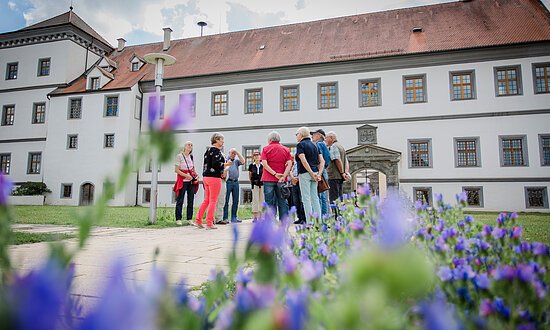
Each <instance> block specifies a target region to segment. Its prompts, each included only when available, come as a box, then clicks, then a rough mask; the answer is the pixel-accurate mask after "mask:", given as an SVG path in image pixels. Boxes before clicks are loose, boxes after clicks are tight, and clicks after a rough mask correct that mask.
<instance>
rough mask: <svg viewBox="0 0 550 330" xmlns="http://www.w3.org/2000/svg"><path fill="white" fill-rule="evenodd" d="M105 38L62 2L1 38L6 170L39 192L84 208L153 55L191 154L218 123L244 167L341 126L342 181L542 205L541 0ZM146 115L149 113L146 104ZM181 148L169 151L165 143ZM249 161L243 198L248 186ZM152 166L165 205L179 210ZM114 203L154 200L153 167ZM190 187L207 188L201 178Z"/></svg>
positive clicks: (485, 0) (49, 200)
mask: <svg viewBox="0 0 550 330" xmlns="http://www.w3.org/2000/svg"><path fill="white" fill-rule="evenodd" d="M170 32H171V30H170V29H168V28H166V29H165V40H164V41H163V42H158V43H152V44H144V45H135V46H126V45H125V40H124V39H118V47H117V48H116V49H114V48H113V47H112V46H111V45H110V44H109V42H107V41H106V40H104V39H103V38H102V37H101V36H100V35H99V34H98V33H97V32H95V31H94V30H93V29H92V28H91V27H90V26H88V25H87V24H86V23H85V22H83V21H82V20H81V19H80V18H79V17H78V16H77V15H76V14H75V13H74V12H72V11H69V12H67V13H64V14H61V15H59V16H57V17H54V18H51V19H48V20H46V21H43V22H41V23H38V24H35V25H32V26H28V27H26V28H24V29H21V30H18V31H14V32H8V33H3V34H0V107H1V111H2V118H1V126H0V165H1V171H2V172H4V173H5V174H7V175H8V176H9V177H10V179H11V180H12V181H15V182H16V183H22V182H26V181H41V182H45V183H46V184H47V186H48V187H49V188H50V189H51V190H52V192H51V193H49V194H47V196H46V198H45V203H46V204H54V205H83V204H84V205H85V204H89V203H91V202H93V200H94V198H97V196H98V194H100V193H102V191H103V185H104V182H105V180H106V178H108V177H110V178H113V176H114V175H116V173H118V171H119V167H120V164H121V157H122V156H123V155H124V153H126V152H128V151H130V152H133V151H134V150H135V149H136V146H137V140H138V138H139V137H140V135H142V134H146V133H147V127H148V123H147V115H146V114H147V110H148V109H147V106H148V102H147V100H148V99H149V98H150V97H151V96H153V95H154V93H153V92H154V66H153V65H151V64H146V63H145V61H144V60H143V57H144V55H145V54H147V53H158V52H161V53H162V52H164V53H167V54H170V55H172V56H174V57H175V58H176V61H177V62H176V64H174V65H173V66H169V67H166V68H165V76H164V77H165V79H164V86H163V88H162V93H161V95H162V97H163V102H164V107H165V109H166V111H170V109H172V108H173V107H174V106H175V105H176V104H177V102H179V98H180V95H182V94H185V93H193V94H195V96H196V103H195V109H194V110H195V112H194V118H193V119H194V120H193V125H192V129H182V130H179V131H177V132H176V134H177V137H178V140H179V141H180V142H181V144H182V145H183V143H184V142H185V141H186V140H191V141H193V143H194V145H195V155H197V156H198V157H197V156H196V157H195V162H196V165H197V166H198V167H202V164H201V162H202V153H203V151H204V150H205V148H206V146H207V145H208V144H209V139H210V136H211V134H212V133H213V132H221V133H223V134H224V135H225V141H226V148H231V147H235V148H238V149H239V150H242V153H243V155H244V156H245V157H246V159H247V162H250V160H251V156H252V153H253V152H254V151H257V150H260V149H261V148H262V146H265V145H266V143H267V141H266V137H267V134H268V133H269V132H270V131H272V130H277V131H279V132H280V134H281V136H282V143H283V144H285V145H287V146H289V147H293V146H295V137H294V133H295V131H296V129H297V128H298V127H300V126H308V127H311V128H314V129H317V128H323V129H324V130H325V131H331V130H332V131H335V132H336V133H337V134H338V140H339V141H340V142H341V143H342V144H343V145H344V146H345V147H346V149H347V150H348V158H349V161H350V172H352V174H353V175H354V179H353V182H352V186H348V189H353V188H352V187H353V186H355V185H356V184H357V183H359V182H364V181H365V180H366V179H368V180H369V181H370V182H371V184H372V185H373V187H374V189H375V190H377V191H378V192H379V193H380V194H384V191H385V189H386V187H398V188H399V189H400V190H401V191H403V192H404V193H405V194H407V195H408V196H410V198H411V199H416V198H425V199H427V200H428V201H430V202H432V200H433V196H434V194H436V193H442V194H443V195H444V196H446V198H447V199H449V198H454V195H455V194H457V193H459V192H461V191H466V192H467V194H468V202H469V204H470V207H471V208H472V209H479V210H510V211H544V212H547V211H548V210H549V209H548V189H549V187H550V13H549V12H548V10H547V9H546V8H545V7H544V5H543V4H542V3H541V2H540V1H537V0H473V1H457V2H452V3H445V4H438V5H432V6H423V7H415V8H407V9H399V10H391V11H385V12H377V13H369V14H361V15H355V16H348V17H341V18H334V19H326V20H320V21H314V22H307V23H299V24H290V25H283V26H276V27H270V28H262V29H254V30H248V31H240V32H231V33H223V34H218V35H209V36H203V37H196V38H188V39H180V40H170ZM144 114H145V115H144ZM174 157H175V155H174ZM246 170H247V167H244V168H243V173H242V174H241V179H240V181H241V190H242V192H241V198H242V199H243V201H246V200H247V199H249V198H250V197H249V196H250V195H249V184H248V183H249V182H248V173H247V172H246ZM174 180H175V174H174V165H173V163H167V164H162V165H161V170H160V173H159V195H158V198H159V205H173V194H172V185H173V183H174ZM129 182H130V184H129V185H128V186H127V189H126V190H125V191H123V192H122V193H120V194H117V195H116V196H115V197H114V198H113V200H112V205H148V201H149V197H150V182H151V172H150V165H149V164H146V165H145V167H142V168H140V169H139V170H138V171H136V172H135V173H133V174H132V176H131V178H130V181H129ZM197 196H198V199H199V200H200V199H202V192H201V191H199V193H198V195H197Z"/></svg>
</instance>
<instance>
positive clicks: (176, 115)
mask: <svg viewBox="0 0 550 330" xmlns="http://www.w3.org/2000/svg"><path fill="white" fill-rule="evenodd" d="M194 105H195V94H181V95H180V99H179V103H178V105H177V106H176V107H175V108H174V110H172V112H171V113H170V114H169V115H168V117H166V118H165V119H164V122H163V123H162V125H161V127H160V130H161V131H164V132H165V131H170V130H174V129H178V128H180V127H181V126H184V125H186V124H187V123H188V122H189V121H190V120H191V118H193V117H192V110H191V109H192V108H193V107H194Z"/></svg>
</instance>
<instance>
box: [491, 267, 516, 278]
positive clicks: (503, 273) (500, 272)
mask: <svg viewBox="0 0 550 330" xmlns="http://www.w3.org/2000/svg"><path fill="white" fill-rule="evenodd" d="M516 275H517V272H516V269H515V268H514V267H512V266H508V265H504V266H497V268H496V269H495V273H494V274H493V277H494V278H495V280H497V281H501V280H506V281H512V280H514V278H515V277H516Z"/></svg>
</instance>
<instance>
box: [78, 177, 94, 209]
mask: <svg viewBox="0 0 550 330" xmlns="http://www.w3.org/2000/svg"><path fill="white" fill-rule="evenodd" d="M93 202H94V185H93V184H91V183H89V182H86V183H84V184H82V185H81V186H80V203H79V205H84V206H85V205H91V204H93Z"/></svg>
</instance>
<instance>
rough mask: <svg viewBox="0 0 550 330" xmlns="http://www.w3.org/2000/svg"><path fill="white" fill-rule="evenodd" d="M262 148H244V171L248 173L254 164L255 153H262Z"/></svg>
mask: <svg viewBox="0 0 550 330" xmlns="http://www.w3.org/2000/svg"><path fill="white" fill-rule="evenodd" d="M260 148H261V146H243V157H244V166H242V170H243V171H245V172H248V166H250V164H252V163H253V162H254V153H255V152H257V153H260Z"/></svg>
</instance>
